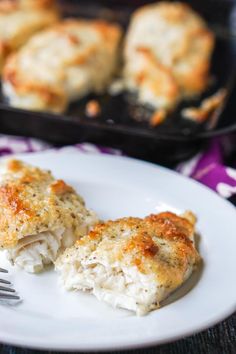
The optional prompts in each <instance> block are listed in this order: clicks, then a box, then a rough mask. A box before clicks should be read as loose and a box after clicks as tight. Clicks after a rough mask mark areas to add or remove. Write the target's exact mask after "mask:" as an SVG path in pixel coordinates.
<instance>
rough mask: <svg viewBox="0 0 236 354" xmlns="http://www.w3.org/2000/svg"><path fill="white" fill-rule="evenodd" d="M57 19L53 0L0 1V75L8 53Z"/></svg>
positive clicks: (57, 14)
mask: <svg viewBox="0 0 236 354" xmlns="http://www.w3.org/2000/svg"><path fill="white" fill-rule="evenodd" d="M58 18H59V13H58V11H57V9H56V7H55V1H54V0H0V73H1V71H2V69H3V66H4V64H5V61H6V58H7V57H8V55H9V54H10V53H12V52H13V51H15V50H17V49H18V48H20V47H21V46H22V45H23V44H25V43H26V42H27V40H28V39H29V38H30V37H31V36H32V35H33V34H35V33H36V32H38V31H40V30H42V29H44V28H46V27H48V26H50V25H52V24H53V23H55V22H56V21H57V20H58Z"/></svg>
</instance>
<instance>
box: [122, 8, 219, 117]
mask: <svg viewBox="0 0 236 354" xmlns="http://www.w3.org/2000/svg"><path fill="white" fill-rule="evenodd" d="M213 47H214V35H213V33H212V32H211V31H210V30H209V29H208V28H207V25H206V23H205V22H204V20H203V19H202V18H201V17H200V16H199V15H198V14H197V13H196V12H195V11H193V10H192V9H191V8H190V7H189V6H188V5H187V4H184V3H180V2H174V3H172V2H160V3H154V4H149V5H145V6H143V7H141V8H139V9H138V10H137V11H136V12H135V13H134V14H133V16H132V18H131V23H130V26H129V29H128V33H127V36H126V42H125V49H124V60H125V68H124V80H125V83H126V87H127V88H128V89H129V90H131V91H134V92H136V93H137V96H138V100H139V101H140V102H141V103H144V104H148V105H150V106H152V107H154V108H156V109H158V108H160V109H166V110H167V111H169V110H171V109H173V108H175V107H176V105H177V104H178V102H179V101H180V100H181V99H183V98H186V97H191V96H194V95H198V94H199V93H201V92H202V91H204V90H205V88H206V87H207V85H208V81H209V68H210V60H211V55H212V51H213Z"/></svg>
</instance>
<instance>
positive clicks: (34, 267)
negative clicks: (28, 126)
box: [0, 160, 98, 273]
mask: <svg viewBox="0 0 236 354" xmlns="http://www.w3.org/2000/svg"><path fill="white" fill-rule="evenodd" d="M97 221H98V220H97V217H96V215H95V213H93V212H92V211H90V210H88V209H87V208H86V206H85V202H84V200H83V198H82V197H81V196H80V195H78V194H77V193H76V192H75V190H74V189H73V188H72V187H71V186H69V185H67V184H66V183H65V182H64V181H63V180H56V179H55V178H54V177H53V176H52V174H51V172H50V171H45V170H42V169H40V168H37V167H33V166H31V165H28V164H26V163H24V162H22V161H18V160H8V161H4V162H3V163H1V165H0V248H1V249H5V250H7V254H8V257H9V259H10V260H11V261H12V263H13V264H16V265H18V266H19V267H21V268H24V269H25V270H26V271H28V272H32V273H34V272H39V271H41V270H43V268H44V266H45V265H47V264H50V263H52V262H54V261H55V260H56V258H57V256H58V255H59V253H60V252H61V251H62V250H64V249H65V248H66V247H70V246H72V245H73V244H74V242H75V241H76V240H77V239H78V238H80V237H81V236H83V235H85V234H87V232H88V231H89V229H90V227H91V226H92V225H94V224H95V223H96V222H97Z"/></svg>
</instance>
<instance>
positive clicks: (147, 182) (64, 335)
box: [0, 152, 236, 351]
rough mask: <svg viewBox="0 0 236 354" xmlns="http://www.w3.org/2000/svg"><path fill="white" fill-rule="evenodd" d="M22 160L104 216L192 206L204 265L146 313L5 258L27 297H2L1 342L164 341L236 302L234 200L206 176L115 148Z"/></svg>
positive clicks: (78, 346)
mask: <svg viewBox="0 0 236 354" xmlns="http://www.w3.org/2000/svg"><path fill="white" fill-rule="evenodd" d="M21 157H22V159H23V160H25V161H27V162H29V163H32V164H35V165H38V166H40V167H43V168H48V169H51V170H52V172H53V174H54V175H55V176H56V177H58V178H63V179H65V180H66V181H67V182H68V183H71V184H72V185H74V186H75V188H76V189H77V190H78V192H79V193H81V194H82V195H83V196H84V197H85V199H86V201H87V205H88V206H89V207H92V208H94V209H95V210H96V211H97V212H98V214H99V215H100V217H101V218H104V219H107V218H117V217H123V216H131V215H132V216H145V215H147V214H150V213H155V212H159V211H162V210H172V211H175V212H182V211H184V210H185V209H191V210H193V211H194V212H195V213H196V214H197V216H198V218H199V222H198V231H199V233H200V235H201V236H200V238H199V250H200V253H201V255H202V257H203V259H204V266H203V268H202V269H201V270H199V271H198V272H196V273H195V274H194V275H193V277H192V278H191V279H190V281H188V282H187V283H186V284H185V285H184V286H183V287H182V288H181V289H180V290H178V291H177V292H176V293H175V294H174V295H173V296H172V297H171V298H170V299H168V301H166V303H165V306H163V307H162V308H161V309H159V310H157V311H154V312H152V313H150V314H149V315H147V316H145V317H136V316H134V315H133V314H132V313H130V312H128V311H124V310H115V309H111V308H110V307H109V306H107V305H105V304H103V303H100V302H98V301H97V300H96V298H95V297H93V296H92V295H88V294H82V293H65V292H63V291H62V290H61V289H60V288H59V286H58V284H57V275H56V274H55V273H54V272H53V270H51V271H48V272H45V273H43V274H40V275H30V274H26V273H24V272H23V271H20V270H17V269H14V268H12V267H11V266H10V265H9V264H8V263H7V261H6V260H5V258H4V257H3V256H1V259H0V266H3V267H7V268H8V269H9V270H10V275H9V278H10V280H11V281H12V282H13V283H14V285H15V288H16V289H17V290H18V291H19V293H20V295H21V297H22V298H23V299H24V300H23V302H22V303H20V304H18V305H17V306H6V305H3V304H2V305H0V318H1V321H0V342H7V343H11V344H15V345H20V346H26V347H34V348H41V349H56V350H68V351H69V350H77V351H78V350H81V351H82V350H83V351H85V350H108V349H109V350H110V349H121V348H134V347H142V346H146V345H153V344H160V343H164V342H168V341H172V340H175V339H177V338H180V337H183V336H187V335H190V334H192V333H194V332H197V331H200V330H203V329H205V328H207V327H209V326H212V325H213V324H215V323H216V322H218V321H221V320H223V319H224V318H225V317H227V316H228V315H230V314H231V313H232V312H234V311H235V309H236V282H235V270H236V256H235V250H236V232H235V231H236V213H235V208H234V207H233V206H232V205H231V204H229V203H228V202H226V201H224V200H223V199H221V198H220V197H218V196H217V195H216V194H215V193H213V192H211V191H210V190H208V189H207V188H205V187H203V186H201V185H200V184H198V183H196V182H194V181H192V180H189V179H186V178H184V177H182V176H180V175H178V174H177V173H175V172H172V171H169V170H167V169H165V168H162V167H158V166H155V165H152V164H149V163H146V162H141V161H136V160H132V159H128V158H124V157H117V156H101V155H85V154H81V153H72V152H71V153H66V152H63V153H62V152H47V153H36V154H31V155H22V156H21Z"/></svg>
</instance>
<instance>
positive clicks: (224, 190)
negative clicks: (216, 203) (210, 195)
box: [177, 138, 236, 198]
mask: <svg viewBox="0 0 236 354" xmlns="http://www.w3.org/2000/svg"><path fill="white" fill-rule="evenodd" d="M232 146H233V144H229V140H227V139H226V140H225V139H219V138H215V139H214V140H212V142H211V143H210V145H209V147H208V148H207V149H206V150H205V151H204V152H202V153H200V154H198V155H196V156H194V157H193V158H192V159H191V160H189V161H186V162H184V163H181V164H180V165H179V166H178V167H177V171H178V172H180V173H182V174H183V175H185V176H188V177H191V178H193V179H195V180H197V181H199V182H201V183H202V184H204V185H206V186H207V187H209V188H211V189H213V190H214V191H215V192H217V193H219V194H220V195H221V196H222V197H224V198H230V197H231V196H232V195H234V194H235V193H236V170H234V169H233V168H231V167H227V166H224V155H225V154H227V153H229V151H230V149H231V148H232Z"/></svg>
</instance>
